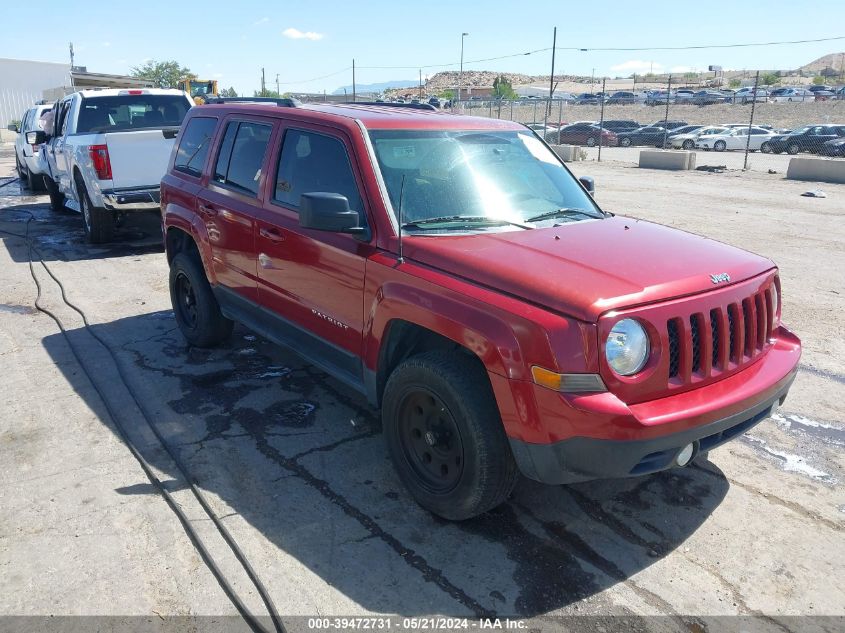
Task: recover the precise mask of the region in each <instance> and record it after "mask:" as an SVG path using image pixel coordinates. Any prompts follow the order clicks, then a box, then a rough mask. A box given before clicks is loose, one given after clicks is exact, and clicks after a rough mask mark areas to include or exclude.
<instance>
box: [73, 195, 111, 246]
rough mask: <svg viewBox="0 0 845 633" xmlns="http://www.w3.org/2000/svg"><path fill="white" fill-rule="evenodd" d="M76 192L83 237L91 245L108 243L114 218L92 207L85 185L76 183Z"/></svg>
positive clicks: (105, 211)
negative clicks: (83, 230) (80, 213)
mask: <svg viewBox="0 0 845 633" xmlns="http://www.w3.org/2000/svg"><path fill="white" fill-rule="evenodd" d="M76 192H77V194H78V195H79V210H80V211H81V212H82V226H83V228H84V229H85V237H86V238H88V241H89V242H91V244H102V243H103V242H110V241H111V239H112V236H113V235H114V217H113V216H112V214H111V212H110V211H107V210H106V209H101V208H99V207H95V206H94V205H92V204H91V198H89V197H88V192H87V191H86V189H85V185H83V184H82V183H81V182H77V183H76Z"/></svg>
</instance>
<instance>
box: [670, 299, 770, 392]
mask: <svg viewBox="0 0 845 633" xmlns="http://www.w3.org/2000/svg"><path fill="white" fill-rule="evenodd" d="M770 311H771V291H770V290H769V289H765V290H761V291H759V292H757V293H755V294H753V295H751V296H750V297H746V298H745V299H742V300H741V301H736V302H732V303H728V304H727V305H722V306H717V307H714V308H712V309H710V310H708V311H702V312H694V313H692V314H689V315H688V316H686V315H685V316H677V317H673V318H671V319H669V320H668V321H667V322H666V334H667V339H668V343H669V349H668V352H669V363H668V365H669V367H668V370H669V371H668V379H669V385H670V386H680V385H684V384H688V383H690V382H693V381H695V380H700V379H703V378H708V377H710V376H714V375H716V374H719V373H721V372H724V371H728V370H733V369H736V368H738V367H741V366H742V365H744V364H745V363H748V362H750V361H751V360H753V359H754V358H756V357H757V356H759V355H760V354H761V353H762V352H763V351H764V350H765V349H766V347H767V345H768V344H769V339H770V338H771V335H772V329H771V328H772V319H771V315H770Z"/></svg>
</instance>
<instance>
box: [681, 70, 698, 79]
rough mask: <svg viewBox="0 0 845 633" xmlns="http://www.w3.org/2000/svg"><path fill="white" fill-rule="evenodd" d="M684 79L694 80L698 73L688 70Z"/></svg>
mask: <svg viewBox="0 0 845 633" xmlns="http://www.w3.org/2000/svg"><path fill="white" fill-rule="evenodd" d="M684 79H686V80H687V81H692V80H693V79H698V73H694V72H688V73H684Z"/></svg>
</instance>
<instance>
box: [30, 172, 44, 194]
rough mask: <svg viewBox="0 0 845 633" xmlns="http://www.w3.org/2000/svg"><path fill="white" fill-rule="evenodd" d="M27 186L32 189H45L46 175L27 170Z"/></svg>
mask: <svg viewBox="0 0 845 633" xmlns="http://www.w3.org/2000/svg"><path fill="white" fill-rule="evenodd" d="M26 188H27V189H29V190H30V191H44V177H43V176H33V174H32V172H31V171H29V170H27V171H26Z"/></svg>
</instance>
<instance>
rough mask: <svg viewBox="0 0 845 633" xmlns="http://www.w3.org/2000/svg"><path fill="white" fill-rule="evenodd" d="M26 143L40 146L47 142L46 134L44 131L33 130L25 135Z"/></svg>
mask: <svg viewBox="0 0 845 633" xmlns="http://www.w3.org/2000/svg"><path fill="white" fill-rule="evenodd" d="M26 142H27V143H29V144H30V145H41V143H46V142H47V133H46V132H44V130H35V131H33V132H27V133H26Z"/></svg>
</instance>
